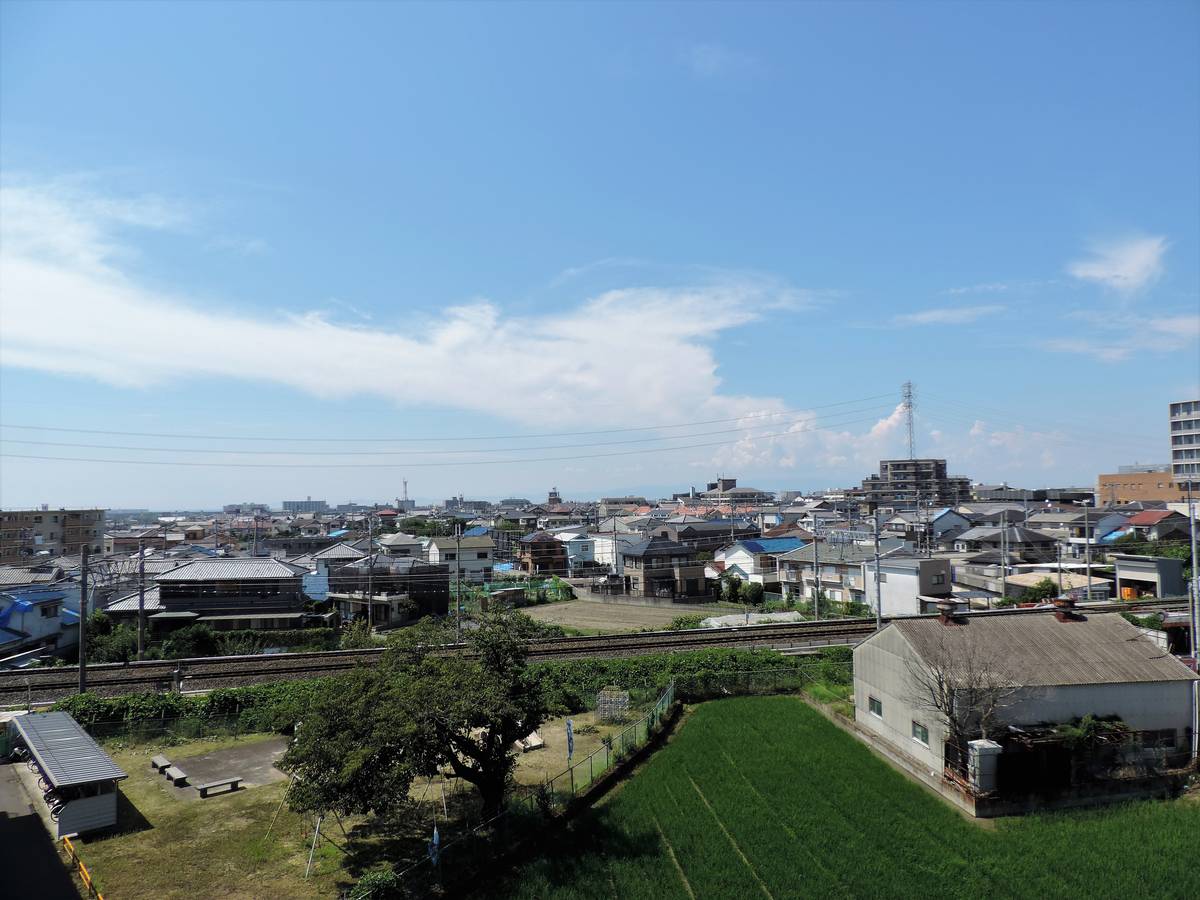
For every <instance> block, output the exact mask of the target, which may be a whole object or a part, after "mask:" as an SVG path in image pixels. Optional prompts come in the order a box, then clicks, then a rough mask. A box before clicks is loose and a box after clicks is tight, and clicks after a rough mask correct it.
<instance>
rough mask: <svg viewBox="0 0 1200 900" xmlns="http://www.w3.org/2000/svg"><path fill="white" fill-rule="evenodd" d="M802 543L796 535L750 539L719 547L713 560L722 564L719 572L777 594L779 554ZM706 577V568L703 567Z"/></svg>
mask: <svg viewBox="0 0 1200 900" xmlns="http://www.w3.org/2000/svg"><path fill="white" fill-rule="evenodd" d="M802 546H804V541H802V540H800V538H797V537H783V538H752V539H749V540H744V541H738V542H737V543H735V544H730V545H729V546H728V547H724V548H722V549H721V550H718V551H717V553H716V555H715V556H714V561H715V562H720V563H724V565H723V566H722V571H724V572H727V573H729V574H731V575H734V576H736V577H737V578H739V579H741V580H742V581H751V582H754V583H755V584H761V585H762V586H763V589H764V590H766V591H771V592H772V593H779V557H780V556H782V555H783V554H785V553H790V552H791V551H792V550H796V549H799V548H800V547H802ZM705 575H706V576H708V568H707V567H706V568H705Z"/></svg>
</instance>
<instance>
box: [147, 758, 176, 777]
mask: <svg viewBox="0 0 1200 900" xmlns="http://www.w3.org/2000/svg"><path fill="white" fill-rule="evenodd" d="M150 768H152V769H153V770H154V771H155V772H158V773H159V774H162V772H163V771H164V770H166V769H169V768H171V761H170V760H169V759H167V758H166V757H165V756H152V757H150Z"/></svg>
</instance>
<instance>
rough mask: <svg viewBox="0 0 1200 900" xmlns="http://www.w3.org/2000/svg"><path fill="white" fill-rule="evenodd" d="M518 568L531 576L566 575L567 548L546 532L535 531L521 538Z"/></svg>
mask: <svg viewBox="0 0 1200 900" xmlns="http://www.w3.org/2000/svg"><path fill="white" fill-rule="evenodd" d="M517 567H518V568H519V569H521V570H522V571H523V572H525V573H527V574H528V575H530V576H539V575H566V574H567V569H568V563H567V547H566V545H565V544H564V543H563V542H562V541H560V540H558V539H557V538H556V537H555V536H554V535H552V534H550V533H549V532H546V531H535V532H533V533H532V534H527V535H525V536H524V537H523V538H521V544H520V551H519V553H518V555H517Z"/></svg>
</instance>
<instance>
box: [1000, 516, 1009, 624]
mask: <svg viewBox="0 0 1200 900" xmlns="http://www.w3.org/2000/svg"><path fill="white" fill-rule="evenodd" d="M1007 597H1008V525H1006V524H1005V522H1004V518H1003V517H1001V519H1000V602H1001V603H1003V602H1004V600H1005V599H1006V598H1007Z"/></svg>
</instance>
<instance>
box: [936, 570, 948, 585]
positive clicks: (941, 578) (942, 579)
mask: <svg viewBox="0 0 1200 900" xmlns="http://www.w3.org/2000/svg"><path fill="white" fill-rule="evenodd" d="M933 583H934V584H945V583H946V576H945V575H943V574H942V573H940V572H939V573H938V574H937V575H934V576H933Z"/></svg>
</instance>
